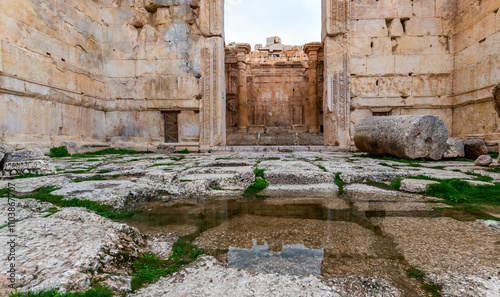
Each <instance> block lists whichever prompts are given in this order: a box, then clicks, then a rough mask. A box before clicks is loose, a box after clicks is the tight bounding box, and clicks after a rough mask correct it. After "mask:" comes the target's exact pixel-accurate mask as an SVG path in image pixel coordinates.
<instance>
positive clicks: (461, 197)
mask: <svg viewBox="0 0 500 297" xmlns="http://www.w3.org/2000/svg"><path fill="white" fill-rule="evenodd" d="M437 181H439V184H436V185H430V186H429V188H428V190H427V191H426V192H425V194H426V195H427V196H434V197H438V198H443V199H445V200H446V201H447V202H451V203H454V204H459V203H469V204H481V205H491V206H500V184H498V183H497V184H495V185H494V186H472V185H470V184H468V183H467V182H465V181H463V180H460V179H449V180H437Z"/></svg>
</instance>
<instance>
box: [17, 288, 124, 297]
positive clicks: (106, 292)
mask: <svg viewBox="0 0 500 297" xmlns="http://www.w3.org/2000/svg"><path fill="white" fill-rule="evenodd" d="M112 296H115V294H114V293H113V291H111V290H110V289H109V288H106V287H96V288H92V289H90V290H88V291H86V292H80V293H65V294H61V293H59V292H58V291H57V290H51V291H42V292H38V293H32V292H29V293H17V292H12V293H10V295H9V297H112Z"/></svg>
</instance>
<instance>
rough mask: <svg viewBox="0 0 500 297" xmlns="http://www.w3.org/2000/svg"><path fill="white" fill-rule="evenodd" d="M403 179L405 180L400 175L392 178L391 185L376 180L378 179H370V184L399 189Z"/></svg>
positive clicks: (394, 189)
mask: <svg viewBox="0 0 500 297" xmlns="http://www.w3.org/2000/svg"><path fill="white" fill-rule="evenodd" d="M402 180H403V179H402V178H400V177H398V178H396V179H394V180H392V181H391V183H390V184H389V185H387V184H384V183H381V182H376V181H373V180H370V181H368V184H369V185H372V186H375V187H378V188H382V189H386V190H393V191H399V188H401V181H402Z"/></svg>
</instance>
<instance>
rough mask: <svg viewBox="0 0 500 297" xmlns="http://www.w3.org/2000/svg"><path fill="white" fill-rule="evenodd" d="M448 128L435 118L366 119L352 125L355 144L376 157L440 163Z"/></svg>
mask: <svg viewBox="0 0 500 297" xmlns="http://www.w3.org/2000/svg"><path fill="white" fill-rule="evenodd" d="M447 139H448V128H447V127H446V124H445V122H444V121H443V120H442V119H441V118H439V117H437V116H431V115H427V116H391V117H368V118H363V119H361V120H359V121H358V122H357V123H356V125H355V132H354V142H355V144H356V148H357V149H358V150H360V151H362V152H369V153H372V154H375V155H385V154H391V155H394V156H398V157H402V158H409V159H418V158H429V159H433V160H440V159H441V158H442V157H443V155H444V153H445V152H446V149H447V144H446V141H447Z"/></svg>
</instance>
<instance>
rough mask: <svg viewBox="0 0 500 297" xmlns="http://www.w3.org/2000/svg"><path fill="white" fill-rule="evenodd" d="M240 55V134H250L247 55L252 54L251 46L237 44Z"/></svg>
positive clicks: (238, 56) (238, 55)
mask: <svg viewBox="0 0 500 297" xmlns="http://www.w3.org/2000/svg"><path fill="white" fill-rule="evenodd" d="M236 49H237V51H238V54H237V56H236V58H237V59H238V132H240V133H246V132H248V87H247V65H246V59H247V54H248V53H250V50H251V47H250V45H249V44H246V43H243V44H237V45H236Z"/></svg>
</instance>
